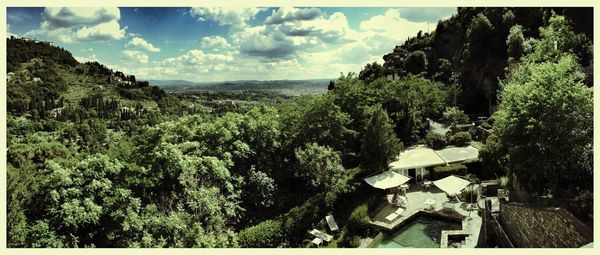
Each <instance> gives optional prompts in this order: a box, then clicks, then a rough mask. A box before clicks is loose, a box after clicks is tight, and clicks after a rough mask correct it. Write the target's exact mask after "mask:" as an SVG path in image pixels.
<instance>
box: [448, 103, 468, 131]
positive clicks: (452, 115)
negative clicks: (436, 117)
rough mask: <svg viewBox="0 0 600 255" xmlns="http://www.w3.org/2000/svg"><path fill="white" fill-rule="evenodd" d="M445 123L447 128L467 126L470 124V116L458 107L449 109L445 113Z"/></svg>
mask: <svg viewBox="0 0 600 255" xmlns="http://www.w3.org/2000/svg"><path fill="white" fill-rule="evenodd" d="M443 122H444V125H445V126H446V127H451V126H454V125H456V124H465V123H467V122H469V116H467V115H466V114H465V113H464V112H463V111H462V110H461V109H459V108H458V107H448V108H446V110H445V111H444V113H443Z"/></svg>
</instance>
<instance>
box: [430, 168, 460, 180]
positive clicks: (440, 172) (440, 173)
mask: <svg viewBox="0 0 600 255" xmlns="http://www.w3.org/2000/svg"><path fill="white" fill-rule="evenodd" d="M433 174H434V178H436V179H441V178H444V177H448V176H450V175H453V174H454V175H462V176H464V175H466V174H467V166H465V165H463V164H453V165H447V166H436V167H434V168H433Z"/></svg>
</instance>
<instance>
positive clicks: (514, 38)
mask: <svg viewBox="0 0 600 255" xmlns="http://www.w3.org/2000/svg"><path fill="white" fill-rule="evenodd" d="M506 46H507V48H508V49H507V53H508V57H509V61H510V60H511V59H512V60H519V59H520V58H521V56H522V55H523V53H524V52H525V37H524V36H523V27H522V26H521V25H514V26H512V27H511V28H510V33H509V34H508V37H507V38H506Z"/></svg>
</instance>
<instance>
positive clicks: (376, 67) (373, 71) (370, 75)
mask: <svg viewBox="0 0 600 255" xmlns="http://www.w3.org/2000/svg"><path fill="white" fill-rule="evenodd" d="M382 77H385V73H384V68H383V66H382V65H380V64H378V63H377V62H373V63H369V64H367V65H366V66H365V67H364V68H363V69H362V70H361V71H360V73H358V79H359V80H361V81H364V82H365V84H369V83H371V82H373V81H374V80H377V79H379V78H382Z"/></svg>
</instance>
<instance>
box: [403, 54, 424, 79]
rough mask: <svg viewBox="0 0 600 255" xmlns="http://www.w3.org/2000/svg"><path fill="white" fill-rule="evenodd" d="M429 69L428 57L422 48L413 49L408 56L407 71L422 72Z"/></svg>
mask: <svg viewBox="0 0 600 255" xmlns="http://www.w3.org/2000/svg"><path fill="white" fill-rule="evenodd" d="M426 70H427V57H426V56H425V52H423V51H421V50H417V51H413V52H411V53H410V54H408V57H406V71H408V72H410V73H412V74H420V73H422V72H425V71H426Z"/></svg>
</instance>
